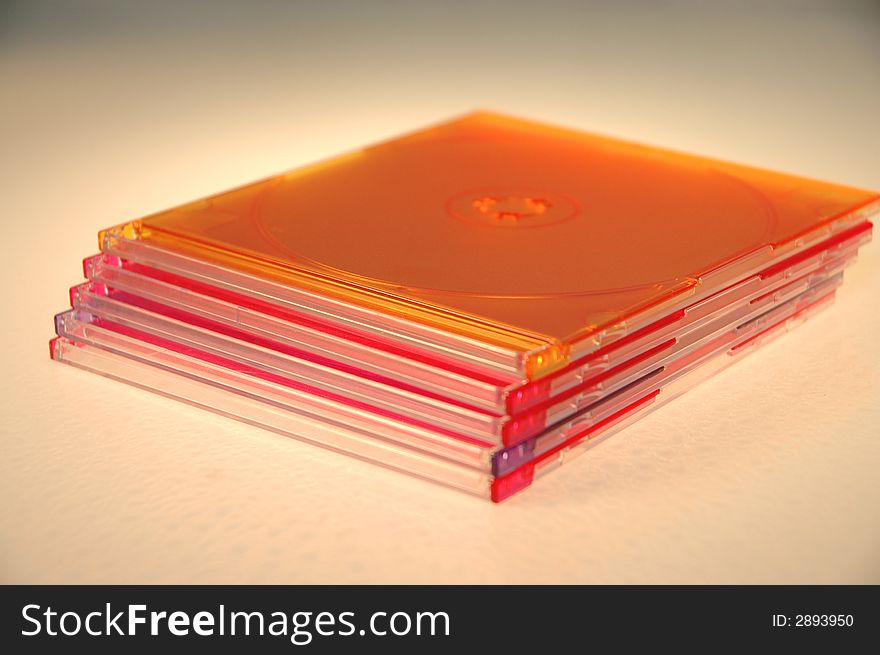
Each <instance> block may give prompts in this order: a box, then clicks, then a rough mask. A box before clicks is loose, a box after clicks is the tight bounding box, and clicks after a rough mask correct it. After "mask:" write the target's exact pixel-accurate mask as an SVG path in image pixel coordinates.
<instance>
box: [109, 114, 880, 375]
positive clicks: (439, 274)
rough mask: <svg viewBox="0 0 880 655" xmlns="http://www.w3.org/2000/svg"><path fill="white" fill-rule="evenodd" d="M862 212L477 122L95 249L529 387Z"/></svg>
mask: <svg viewBox="0 0 880 655" xmlns="http://www.w3.org/2000/svg"><path fill="white" fill-rule="evenodd" d="M878 207H880V203H878V195H877V194H876V193H874V192H871V191H865V190H861V189H856V188H851V187H846V186H840V185H835V184H829V183H824V182H819V181H814V180H809V179H805V178H802V177H796V176H792V175H787V174H781V173H775V172H770V171H766V170H760V169H756V168H750V167H746V166H741V165H737V164H731V163H726V162H722V161H716V160H713V159H707V158H702V157H696V156H692V155H687V154H681V153H678V152H671V151H668V150H662V149H658V148H652V147H647V146H643V145H638V144H633V143H628V142H623V141H619V140H615V139H610V138H605V137H601V136H595V135H591V134H585V133H582V132H577V131H572V130H567V129H560V128H556V127H549V126H546V125H542V124H538V123H534V122H529V121H525V120H520V119H515V118H510V117H506V116H502V115H498V114H493V113H486V112H479V113H475V114H470V115H467V116H465V117H462V118H459V119H456V120H452V121H450V122H448V123H444V124H441V125H438V126H435V127H431V128H429V129H425V130H422V131H419V132H415V133H411V134H409V135H406V136H403V137H400V138H397V139H393V140H390V141H386V142H383V143H380V144H378V145H374V146H370V147H366V148H363V149H360V150H357V151H354V152H350V153H348V154H345V155H342V156H339V157H336V158H333V159H330V160H328V161H325V162H321V163H319V164H316V165H312V166H307V167H304V168H301V169H298V170H294V171H292V172H289V173H285V174H281V175H277V176H274V177H271V178H268V179H264V180H262V181H259V182H256V183H253V184H250V185H247V186H243V187H240V188H237V189H234V190H231V191H227V192H224V193H220V194H217V195H213V196H210V197H208V198H205V199H202V200H199V201H196V202H192V203H188V204H185V205H182V206H179V207H175V208H173V209H170V210H167V211H163V212H160V213H157V214H153V215H150V216H147V217H145V218H142V219H139V220H137V221H132V222H130V223H126V224H124V225H121V226H117V227H115V228H111V229H109V230H106V231H104V232H102V234H101V242H102V247H103V248H104V249H105V250H106V251H109V252H112V251H114V248H119V247H120V244H121V243H127V244H129V246H131V245H132V244H134V245H135V246H138V247H142V246H148V247H153V248H154V251H155V252H163V253H172V254H174V255H176V256H178V257H179V258H182V259H179V260H178V261H193V262H208V263H211V264H213V265H216V267H217V270H228V271H231V272H238V273H244V274H248V275H251V276H254V277H255V278H259V279H262V280H267V281H271V283H272V284H275V285H276V286H281V287H289V288H291V289H298V290H303V291H305V292H308V293H312V294H315V295H316V296H321V297H325V298H332V299H334V300H335V301H336V302H337V306H339V307H343V308H345V307H349V308H352V310H353V311H354V310H356V311H357V316H358V321H359V322H361V323H364V324H372V325H373V327H376V326H380V327H381V326H383V325H385V323H383V321H385V320H386V319H387V320H391V321H392V323H393V325H390V326H387V329H388V330H389V332H388V333H389V334H391V335H392V336H393V335H394V334H395V331H394V330H395V329H396V330H397V331H398V332H399V333H403V332H407V334H410V335H415V336H413V337H412V338H413V339H414V340H416V341H419V340H420V341H421V342H425V341H430V335H431V334H443V335H446V336H447V339H448V337H450V336H451V337H452V338H454V339H455V340H457V343H460V344H461V345H462V350H469V351H470V352H474V351H481V349H482V351H485V352H489V351H491V352H493V353H496V354H497V353H502V354H504V356H505V357H509V358H510V359H511V361H512V362H514V363H513V364H512V367H513V369H514V370H515V371H516V372H517V373H519V374H521V375H522V376H523V377H524V378H527V379H536V378H540V377H542V376H544V375H546V374H547V373H549V372H551V371H553V370H556V369H558V368H560V367H562V366H564V365H566V364H568V363H569V362H571V361H574V360H576V359H578V358H580V357H583V356H586V355H587V354H589V353H590V352H592V351H594V350H596V349H597V348H599V347H601V346H602V345H604V344H607V343H609V342H610V341H613V340H614V339H615V338H617V337H619V336H620V335H622V334H625V333H627V332H628V331H632V330H634V329H636V328H638V327H640V326H644V325H646V324H648V323H650V322H651V321H656V320H658V319H659V318H661V317H662V316H664V315H665V314H667V313H668V312H670V311H672V310H674V309H675V308H677V307H682V306H684V305H686V304H688V303H690V302H693V301H694V300H695V299H697V298H698V297H702V296H705V295H707V294H708V293H711V292H713V291H716V290H718V289H720V288H723V287H724V286H725V285H726V284H730V283H731V282H733V281H735V280H738V279H741V278H742V277H743V276H744V275H748V274H750V273H752V272H754V271H756V270H758V269H760V268H762V267H766V266H767V265H768V263H772V262H773V261H775V260H778V259H780V258H781V257H785V256H788V255H790V254H791V253H792V252H793V251H794V250H796V249H798V248H802V247H804V246H806V245H809V244H811V243H814V242H817V241H819V240H821V239H823V238H826V237H827V236H828V235H829V234H831V233H833V232H836V231H840V230H843V229H846V228H847V227H850V226H852V225H854V224H856V223H858V222H861V221H864V220H866V219H867V218H869V217H870V216H871V215H873V214H874V213H876V212H877V211H878ZM122 254H126V251H125V249H124V248H123V252H122ZM401 326H403V327H401ZM407 326H408V327H407ZM416 327H418V328H419V330H421V331H419V330H416V329H415V328H416ZM410 328H411V329H410ZM382 329H385V328H382ZM407 330H409V331H407ZM426 335H427V336H426Z"/></svg>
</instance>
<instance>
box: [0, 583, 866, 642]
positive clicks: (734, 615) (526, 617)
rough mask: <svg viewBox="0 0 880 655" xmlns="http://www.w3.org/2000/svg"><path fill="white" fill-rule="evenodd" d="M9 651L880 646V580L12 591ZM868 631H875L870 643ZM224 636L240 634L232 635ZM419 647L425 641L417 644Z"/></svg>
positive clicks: (7, 604)
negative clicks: (879, 583) (878, 583)
mask: <svg viewBox="0 0 880 655" xmlns="http://www.w3.org/2000/svg"><path fill="white" fill-rule="evenodd" d="M2 598H3V600H2V607H0V611H2V615H0V616H2V619H0V623H2V628H3V634H2V642H3V645H4V646H12V648H13V650H9V649H8V648H6V649H5V650H4V652H15V653H19V652H62V651H66V650H68V649H71V648H77V649H87V650H86V652H98V653H100V652H114V653H115V652H121V651H125V650H127V649H130V648H132V647H136V646H146V647H147V648H151V649H160V648H161V649H162V651H163V652H177V651H180V652H184V651H186V652H190V651H192V650H193V648H199V649H201V648H211V647H214V646H221V645H231V646H233V647H236V648H240V649H242V650H244V649H247V651H248V652H296V651H302V650H306V651H310V652H311V651H317V652H339V651H341V650H354V649H357V648H364V647H367V648H371V649H373V648H381V649H383V650H385V651H392V652H404V651H405V652H426V651H427V652H440V651H443V652H448V651H449V649H450V648H473V649H476V648H486V647H490V648H492V649H493V650H494V649H505V650H507V649H509V650H511V651H512V652H518V653H519V652H524V651H526V650H528V649H535V650H536V651H538V652H547V651H551V650H557V649H558V650H562V649H571V648H574V649H577V650H581V649H583V650H587V649H591V648H596V647H600V644H601V645H602V646H601V647H606V648H607V647H608V644H609V643H610V644H612V645H613V646H614V647H615V648H624V649H629V648H635V647H639V646H642V647H643V646H644V645H645V643H646V640H647V643H649V644H650V643H652V640H654V641H655V643H656V645H657V647H661V646H662V647H675V648H679V647H684V646H693V647H699V648H702V649H715V648H717V647H722V646H723V647H730V646H733V645H742V646H748V647H754V646H755V645H758V644H761V645H763V644H766V645H768V646H785V645H795V644H798V645H802V644H810V645H812V646H816V645H822V644H826V645H828V646H833V647H836V648H837V647H841V646H847V645H850V644H852V645H855V644H857V643H861V644H865V643H872V641H873V643H877V641H876V640H877V638H878V637H880V628H878V621H880V591H878V588H877V587H869V586H857V587H547V586H540V587H520V586H517V587H452V586H449V587H420V586H418V587H417V586H413V587H366V586H363V587H351V586H339V587H328V586H305V587H302V586H300V587H281V586H278V587H275V586H272V587H256V586H254V587H250V586H248V587H229V586H216V587H211V586H205V587H171V586H164V587H102V586H89V587H79V586H75V587H74V586H69V587H68V586H42V587H41V586H32V587H4V588H3V592H2ZM865 639H868V641H865ZM220 642H228V644H221V643H220ZM414 649H415V651H414Z"/></svg>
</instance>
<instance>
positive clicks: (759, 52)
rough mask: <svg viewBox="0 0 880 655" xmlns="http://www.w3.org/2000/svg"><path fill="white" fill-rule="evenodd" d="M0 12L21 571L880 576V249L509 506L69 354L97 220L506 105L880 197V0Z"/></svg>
mask: <svg viewBox="0 0 880 655" xmlns="http://www.w3.org/2000/svg"><path fill="white" fill-rule="evenodd" d="M180 4H182V5H183V6H178V4H177V3H164V2H157V3H140V4H135V3H114V2H107V3H103V2H78V3H64V2H59V3H55V4H52V3H43V2H37V3H25V4H16V3H13V4H12V5H9V4H6V5H4V9H2V10H0V11H2V12H4V13H3V14H0V16H2V20H0V55H2V56H0V173H2V177H0V179H2V194H0V222H2V236H0V248H2V261H3V264H4V266H5V271H6V280H5V292H4V294H3V295H4V303H3V304H4V308H5V309H4V321H3V325H2V327H0V330H2V337H3V341H2V343H3V346H4V348H3V350H2V355H0V356H2V369H0V370H2V376H0V385H2V388H0V412H2V421H0V448H2V450H0V499H2V500H0V581H3V582H55V583H61V582H66V583H70V582H95V583H96V582H129V583H135V582H178V583H184V582H540V583H546V582H615V583H629V582H636V583H653V582H730V583H735V582H795V583H801V582H822V583H830V582H873V583H878V582H880V484H878V470H880V403H878V400H877V398H878V391H880V385H878V353H880V350H878V346H877V335H878V333H880V306H878V302H880V256H878V252H877V250H878V249H877V246H876V245H872V246H869V247H868V248H867V249H865V251H864V253H863V255H862V256H861V260H860V262H859V263H858V264H857V265H856V266H855V267H854V268H851V269H850V270H849V272H848V273H847V280H846V283H845V285H844V287H843V290H842V292H841V293H840V295H839V300H838V302H837V304H836V306H835V307H834V308H832V310H831V311H830V312H826V313H824V314H822V315H821V316H819V317H817V318H816V319H814V320H813V321H811V322H810V323H808V324H807V325H805V326H803V327H801V328H799V329H798V330H796V331H795V332H793V333H792V334H790V335H789V336H787V337H785V338H784V339H783V340H780V341H777V342H775V343H773V344H772V345H770V346H769V347H768V348H767V349H765V350H764V351H763V352H760V353H757V354H755V355H754V356H750V357H749V358H747V359H746V360H745V361H743V362H742V363H740V364H738V365H737V366H736V367H735V368H733V369H731V370H728V371H727V372H725V373H723V374H722V375H720V376H719V377H717V378H715V379H713V380H712V381H710V382H709V383H707V384H705V385H704V386H703V387H701V388H699V389H696V390H694V391H692V392H690V393H688V394H687V395H686V396H685V397H683V398H681V399H679V400H677V401H675V402H674V403H672V404H671V405H669V406H667V407H665V408H663V409H661V410H660V411H658V412H656V413H654V414H653V415H651V416H650V417H648V418H646V419H645V420H643V421H641V422H640V423H639V424H637V425H635V426H633V427H631V428H629V429H627V430H626V431H624V432H622V433H620V434H618V435H617V436H615V437H613V438H612V439H611V440H609V441H607V442H606V443H604V444H603V445H602V446H600V447H599V448H597V449H595V450H593V451H591V452H590V453H589V454H587V455H586V456H584V457H581V458H579V459H578V460H576V461H574V462H572V463H571V465H569V466H566V467H563V468H562V469H560V470H559V471H558V472H556V473H554V474H553V475H552V476H550V477H548V478H546V479H544V480H541V481H540V482H538V483H537V484H536V485H535V486H534V487H532V488H531V489H529V490H528V491H527V492H526V493H523V494H521V495H519V496H517V497H516V498H515V499H513V500H511V501H510V502H508V503H506V504H503V505H500V506H495V505H492V504H490V503H488V502H486V501H482V500H479V499H475V498H471V497H469V496H466V495H463V494H460V493H457V492H454V491H450V490H447V489H445V488H441V487H436V486H434V485H431V484H428V483H424V482H420V481H417V480H412V479H409V478H407V477H405V476H401V475H398V474H395V473H391V472H386V471H384V470H382V469H379V468H375V467H373V466H370V465H368V464H363V463H360V462H357V461H353V460H350V459H347V458H345V457H342V456H339V455H336V454H332V453H329V452H324V451H321V450H319V449H316V448H314V447H310V446H306V445H303V444H300V443H297V442H295V441H292V440H288V439H284V438H282V437H279V436H276V435H274V434H270V433H267V432H264V431H261V430H258V429H255V428H250V427H248V426H244V425H240V424H238V423H235V422H233V421H230V420H227V419H223V418H220V417H216V416H214V415H212V414H210V413H208V412H205V411H201V410H197V409H193V408H190V407H187V406H184V405H181V404H178V403H175V402H174V401H171V400H166V399H163V398H160V397H157V396H154V395H151V394H148V393H146V392H142V391H138V390H135V389H132V388H129V387H127V386H125V385H122V384H119V383H116V382H112V381H109V380H105V379H102V378H99V377H97V376H94V375H90V374H88V373H85V372H81V371H78V370H74V369H72V368H69V367H65V366H61V365H58V364H55V363H52V362H50V360H49V358H48V349H47V346H46V343H47V341H48V339H49V337H50V336H51V335H52V315H53V314H54V313H55V312H57V311H59V310H61V309H63V308H64V307H65V306H66V304H67V287H68V286H70V285H71V284H74V283H76V282H77V281H79V280H80V277H81V273H80V268H79V261H80V259H81V258H82V257H84V256H86V255H89V254H92V253H93V252H94V251H95V250H96V237H95V234H96V232H97V230H98V229H99V228H102V227H106V226H109V225H112V224H115V223H118V222H121V221H123V220H127V219H130V218H134V217H137V216H139V215H143V214H146V213H150V212H153V211H156V210H159V209H163V208H165V207H168V206H171V205H174V204H177V203H180V202H183V201H187V200H191V199H193V198H197V197H200V196H203V195H205V194H208V193H211V192H215V191H218V190H222V189H224V188H227V187H231V186H235V185H238V184H241V183H243V182H246V181H249V180H253V179H257V178H260V177H263V176H265V175H268V174H270V173H274V172H278V171H281V170H285V169H288V168H291V167H294V166H297V165H299V164H303V163H307V162H310V161H314V160H316V159H320V158H324V157H326V156H329V155H332V154H336V153H338V152H340V151H344V150H348V149H350V148H353V147H356V146H359V145H363V144H366V143H369V142H372V141H376V140H378V139H381V138H386V137H389V136H392V135H394V134H396V133H399V132H402V131H407V130H410V129H413V128H416V127H419V126H421V125H423V124H427V123H431V122H435V121H437V120H441V119H443V118H445V117H448V116H450V115H454V114H459V113H462V112H464V111H467V110H469V109H472V108H474V107H486V108H492V109H498V110H502V111H507V112H510V113H514V114H521V115H524V116H527V117H532V118H537V119H543V120H546V121H549V122H555V123H559V124H563V125H567V126H571V127H576V128H581V129H586V130H590V131H595V132H601V133H606V134H610V135H615V136H621V137H625V138H629V139H633V140H639V141H644V142H648V143H652V144H655V145H660V146H669V147H673V148H678V149H681V150H686V151H691V152H697V153H700V154H707V155H714V156H718V157H721V158H725V159H730V160H735V161H740V162H744V163H751V164H756V165H761V166H765V167H769V168H777V169H781V170H787V171H791V172H795V173H800V174H804V175H808V176H812V177H817V178H823V179H829V180H832V181H837V182H842V183H847V184H851V185H855V186H862V187H867V188H874V189H880V155H878V153H880V136H878V135H880V130H878V129H877V108H878V106H880V38H878V37H880V12H878V10H877V9H876V8H875V7H876V3H873V4H872V3H870V2H865V3H847V2H842V3H841V2H839V3H815V2H784V3H771V4H770V6H769V8H768V6H767V3H749V2H744V3H698V4H696V3H683V2H663V3H649V2H644V3H618V4H616V5H615V7H616V8H615V9H609V8H603V7H600V6H591V5H590V4H588V3H582V2H581V3H576V2H570V3H565V2H549V3H548V2H542V3H534V4H529V3H500V2H477V3H467V4H465V3H418V2H416V3H402V2H401V3H398V2H381V3H376V2H373V3H368V2H362V3H355V2H352V3H339V2H325V3H289V4H288V3H272V2H266V3H241V4H238V3H232V2H213V3H204V4H203V3H199V2H188V3H180Z"/></svg>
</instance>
